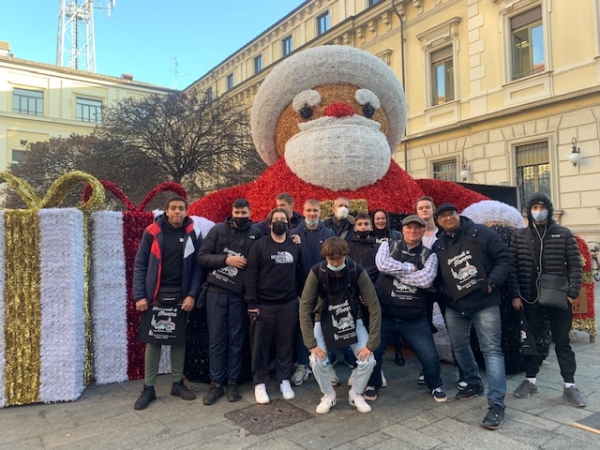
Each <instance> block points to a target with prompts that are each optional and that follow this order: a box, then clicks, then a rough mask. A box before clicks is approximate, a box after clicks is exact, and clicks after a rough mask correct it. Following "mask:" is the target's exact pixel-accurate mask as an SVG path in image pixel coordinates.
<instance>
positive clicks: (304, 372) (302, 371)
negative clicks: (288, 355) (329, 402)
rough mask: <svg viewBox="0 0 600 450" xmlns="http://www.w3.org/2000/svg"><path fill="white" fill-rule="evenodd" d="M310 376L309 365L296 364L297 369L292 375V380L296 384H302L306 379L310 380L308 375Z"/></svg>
mask: <svg viewBox="0 0 600 450" xmlns="http://www.w3.org/2000/svg"><path fill="white" fill-rule="evenodd" d="M309 376H310V369H309V368H308V367H306V366H305V365H304V364H298V366H296V370H295V371H294V374H293V375H292V378H291V380H290V381H291V382H292V384H293V385H294V386H300V385H301V384H302V383H304V382H305V381H306V380H308V377H309Z"/></svg>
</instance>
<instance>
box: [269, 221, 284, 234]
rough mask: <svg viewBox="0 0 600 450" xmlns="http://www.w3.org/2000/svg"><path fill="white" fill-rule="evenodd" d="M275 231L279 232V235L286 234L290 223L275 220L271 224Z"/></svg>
mask: <svg viewBox="0 0 600 450" xmlns="http://www.w3.org/2000/svg"><path fill="white" fill-rule="evenodd" d="M271 227H272V230H273V233H275V234H277V235H282V234H285V232H286V231H287V228H288V224H287V223H285V222H281V221H277V222H273V223H272V224H271Z"/></svg>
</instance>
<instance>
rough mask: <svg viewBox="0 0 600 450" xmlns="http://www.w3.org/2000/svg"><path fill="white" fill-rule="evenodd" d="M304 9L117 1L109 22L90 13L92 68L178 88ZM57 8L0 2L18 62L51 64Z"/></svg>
mask: <svg viewBox="0 0 600 450" xmlns="http://www.w3.org/2000/svg"><path fill="white" fill-rule="evenodd" d="M106 2H107V0H96V1H95V3H96V4H98V5H105V4H106ZM79 3H81V0H79ZM302 3H303V0H225V1H224V0H221V1H219V0H217V1H211V0H173V1H170V2H169V1H158V0H117V2H116V8H115V9H114V10H113V11H112V14H111V17H110V18H108V17H107V15H106V11H105V10H100V9H96V10H95V12H94V21H95V38H96V69H97V72H98V73H100V74H103V75H111V76H116V77H120V76H121V74H122V73H128V74H132V75H133V76H134V79H135V80H137V81H143V82H146V83H152V84H158V85H161V86H166V87H170V88H174V87H177V88H179V89H182V88H185V87H186V86H188V85H189V84H191V83H192V82H194V81H195V80H196V79H198V78H199V77H200V76H202V75H204V73H206V72H207V71H208V70H210V69H211V68H212V67H214V66H215V65H217V64H218V63H219V62H221V61H222V60H223V59H225V58H226V57H227V56H229V55H230V54H231V53H233V52H234V51H236V50H237V49H238V48H240V47H241V46H243V45H244V44H245V43H247V42H248V41H250V40H251V39H253V38H254V37H256V36H257V35H258V34H260V33H261V32H262V31H264V30H266V29H267V28H268V27H270V26H271V25H273V24H274V23H275V22H277V21H278V20H279V19H281V18H283V17H284V16H286V15H287V14H288V13H289V12H291V11H292V10H293V9H295V8H296V7H298V6H299V5H300V4H302ZM58 9H59V1H58V0H0V11H2V14H0V40H2V41H9V42H10V45H11V51H12V52H13V53H14V56H15V57H17V58H22V59H28V60H32V61H38V62H43V63H48V64H55V62H56V44H57V35H58ZM174 58H177V63H178V70H177V71H178V74H177V77H176V76H175V67H176V65H175V59H174Z"/></svg>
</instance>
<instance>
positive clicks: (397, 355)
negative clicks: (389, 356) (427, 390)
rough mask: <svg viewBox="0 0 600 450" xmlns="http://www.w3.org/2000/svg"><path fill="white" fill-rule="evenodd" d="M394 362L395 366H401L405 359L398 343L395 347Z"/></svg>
mask: <svg viewBox="0 0 600 450" xmlns="http://www.w3.org/2000/svg"><path fill="white" fill-rule="evenodd" d="M394 362H395V363H396V365H397V366H403V365H405V364H406V360H405V359H404V355H403V354H402V347H401V346H399V345H398V346H396V347H395V355H394Z"/></svg>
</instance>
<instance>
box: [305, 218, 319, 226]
mask: <svg viewBox="0 0 600 450" xmlns="http://www.w3.org/2000/svg"><path fill="white" fill-rule="evenodd" d="M318 223H319V219H315V220H308V219H306V225H308V226H309V227H314V226H315V225H316V224H318Z"/></svg>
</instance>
